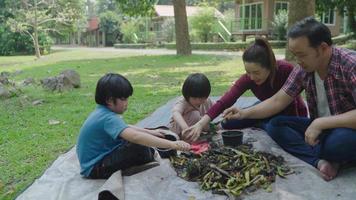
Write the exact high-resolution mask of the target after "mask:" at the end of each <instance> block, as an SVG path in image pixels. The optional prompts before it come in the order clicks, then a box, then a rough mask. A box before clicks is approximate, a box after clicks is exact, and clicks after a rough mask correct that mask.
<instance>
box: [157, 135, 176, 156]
mask: <svg viewBox="0 0 356 200" xmlns="http://www.w3.org/2000/svg"><path fill="white" fill-rule="evenodd" d="M164 138H165V139H167V140H171V141H177V139H178V138H177V136H175V135H170V134H169V135H165V136H164ZM157 151H158V153H159V155H160V156H161V158H169V157H171V156H176V155H177V150H174V149H164V148H157Z"/></svg>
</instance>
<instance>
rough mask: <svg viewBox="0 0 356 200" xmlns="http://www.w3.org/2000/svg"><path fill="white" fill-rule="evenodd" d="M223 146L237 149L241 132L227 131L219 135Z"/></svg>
mask: <svg viewBox="0 0 356 200" xmlns="http://www.w3.org/2000/svg"><path fill="white" fill-rule="evenodd" d="M221 136H222V139H223V142H224V145H225V146H230V147H237V146H239V145H240V144H242V138H243V132H242V131H238V130H228V131H224V132H222V133H221Z"/></svg>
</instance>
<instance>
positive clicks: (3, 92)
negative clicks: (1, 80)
mask: <svg viewBox="0 0 356 200" xmlns="http://www.w3.org/2000/svg"><path fill="white" fill-rule="evenodd" d="M10 96H11V93H10V92H9V90H8V89H6V88H5V87H4V86H2V85H0V98H1V99H7V98H10Z"/></svg>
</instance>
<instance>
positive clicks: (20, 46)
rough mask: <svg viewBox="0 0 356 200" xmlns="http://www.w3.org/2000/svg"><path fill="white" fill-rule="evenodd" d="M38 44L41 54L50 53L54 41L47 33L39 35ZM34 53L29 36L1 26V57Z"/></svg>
mask: <svg viewBox="0 0 356 200" xmlns="http://www.w3.org/2000/svg"><path fill="white" fill-rule="evenodd" d="M38 42H39V45H40V51H41V54H47V53H49V52H50V48H51V46H52V44H53V41H52V39H51V38H50V37H49V36H48V35H47V34H46V33H40V34H39V36H38ZM34 53H35V49H34V46H33V41H32V39H31V37H30V36H29V35H27V34H20V33H14V32H11V31H10V29H9V28H8V27H7V26H5V25H3V24H2V25H1V24H0V55H16V54H34Z"/></svg>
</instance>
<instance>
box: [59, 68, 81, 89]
mask: <svg viewBox="0 0 356 200" xmlns="http://www.w3.org/2000/svg"><path fill="white" fill-rule="evenodd" d="M60 75H63V76H64V77H66V79H68V80H69V82H70V84H72V85H73V87H74V88H79V87H80V75H79V74H78V72H76V71H74V70H70V69H69V70H65V71H63V72H61V74H60Z"/></svg>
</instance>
